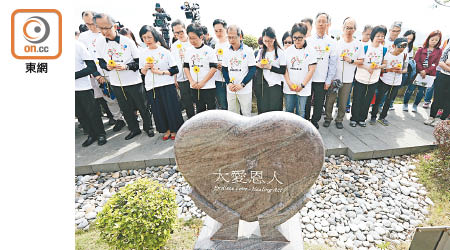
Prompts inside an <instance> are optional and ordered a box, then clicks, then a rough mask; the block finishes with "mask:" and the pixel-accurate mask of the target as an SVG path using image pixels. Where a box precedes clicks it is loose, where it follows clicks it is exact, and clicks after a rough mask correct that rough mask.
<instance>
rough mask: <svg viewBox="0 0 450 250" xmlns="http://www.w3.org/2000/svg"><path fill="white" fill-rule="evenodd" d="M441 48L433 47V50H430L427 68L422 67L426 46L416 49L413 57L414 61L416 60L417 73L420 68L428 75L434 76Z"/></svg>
mask: <svg viewBox="0 0 450 250" xmlns="http://www.w3.org/2000/svg"><path fill="white" fill-rule="evenodd" d="M441 55H442V50H441V49H440V48H435V49H434V50H433V52H431V54H430V56H429V57H428V68H424V67H423V65H422V64H423V61H425V58H426V57H427V49H426V48H420V49H419V50H417V53H416V56H415V57H414V61H416V65H417V66H416V67H417V73H419V72H420V71H422V70H425V72H426V73H427V75H429V76H436V67H437V66H438V64H439V59H440V58H441Z"/></svg>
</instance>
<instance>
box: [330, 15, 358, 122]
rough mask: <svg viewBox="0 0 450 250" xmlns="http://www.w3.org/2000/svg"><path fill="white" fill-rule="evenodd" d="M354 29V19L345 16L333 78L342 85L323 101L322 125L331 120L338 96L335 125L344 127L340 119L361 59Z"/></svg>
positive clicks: (342, 116)
mask: <svg viewBox="0 0 450 250" xmlns="http://www.w3.org/2000/svg"><path fill="white" fill-rule="evenodd" d="M355 31H356V21H355V19H353V18H351V17H347V18H346V19H345V20H344V24H343V34H342V39H340V40H339V42H338V43H337V52H338V54H339V55H340V56H339V61H338V63H337V71H336V76H335V77H334V78H335V79H338V80H340V81H341V82H342V83H343V85H342V87H341V88H340V89H339V91H338V93H336V92H331V93H329V94H328V95H327V98H326V102H325V115H326V116H325V121H324V123H323V126H324V127H329V126H330V124H331V121H332V120H333V116H332V113H333V106H334V103H335V101H336V99H337V98H338V104H339V107H338V113H337V116H336V120H335V121H336V127H337V128H338V129H342V128H344V125H343V124H342V121H343V120H344V116H345V112H346V111H345V110H346V106H347V99H348V97H349V94H350V90H351V88H352V83H353V78H354V76H355V70H356V65H358V64H361V63H362V61H363V56H364V55H363V48H362V46H361V43H360V42H359V41H358V40H356V39H354V38H353V34H354V33H355Z"/></svg>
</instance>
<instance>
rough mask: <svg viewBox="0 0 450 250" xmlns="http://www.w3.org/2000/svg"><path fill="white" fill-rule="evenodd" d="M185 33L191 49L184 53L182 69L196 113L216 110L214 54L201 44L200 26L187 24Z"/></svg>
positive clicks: (215, 64) (209, 48)
mask: <svg viewBox="0 0 450 250" xmlns="http://www.w3.org/2000/svg"><path fill="white" fill-rule="evenodd" d="M186 31H187V34H188V36H189V42H190V43H191V44H192V46H193V48H192V49H190V50H188V51H186V54H185V62H184V65H183V68H184V74H185V75H186V77H187V79H188V80H189V83H190V87H191V94H192V98H193V100H194V102H195V104H196V107H197V113H200V112H203V111H205V110H212V109H216V98H215V97H216V90H215V88H216V83H215V81H214V79H213V76H214V74H215V73H216V71H217V57H216V53H214V50H213V49H212V48H211V47H209V46H206V45H205V44H204V43H203V31H202V26H200V25H199V24H197V23H193V24H189V26H188V27H187V30H186Z"/></svg>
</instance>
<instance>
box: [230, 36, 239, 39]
mask: <svg viewBox="0 0 450 250" xmlns="http://www.w3.org/2000/svg"><path fill="white" fill-rule="evenodd" d="M236 39H238V36H228V40H236Z"/></svg>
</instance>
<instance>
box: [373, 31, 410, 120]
mask: <svg viewBox="0 0 450 250" xmlns="http://www.w3.org/2000/svg"><path fill="white" fill-rule="evenodd" d="M407 46H408V40H407V39H406V38H404V37H401V38H397V39H395V40H394V43H393V44H392V45H391V47H390V48H389V52H388V53H387V54H386V57H385V60H386V63H387V67H386V69H384V70H383V75H382V76H381V77H380V81H379V82H378V84H377V85H378V86H377V96H376V99H375V104H374V105H373V106H372V112H371V118H370V124H371V125H375V123H376V122H377V115H378V107H379V106H380V104H381V103H382V102H383V96H386V100H384V105H383V110H382V111H381V114H380V116H379V117H378V123H380V124H381V125H383V126H388V125H389V122H388V120H386V116H387V114H388V111H389V106H390V103H391V101H392V100H393V99H394V98H395V97H396V96H397V91H398V89H399V87H400V85H401V84H402V74H403V73H406V72H407V70H408V58H407V55H408V54H407V53H404V51H405V48H406V47H407Z"/></svg>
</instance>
